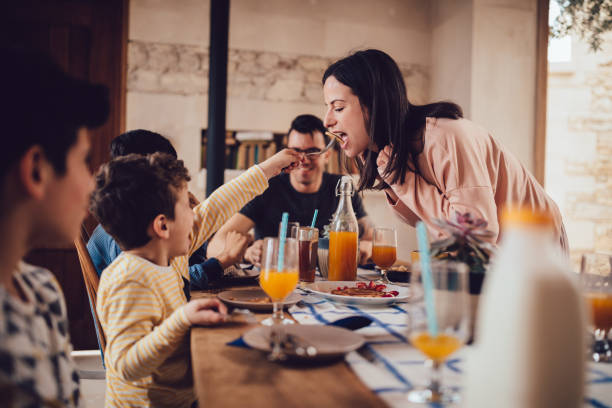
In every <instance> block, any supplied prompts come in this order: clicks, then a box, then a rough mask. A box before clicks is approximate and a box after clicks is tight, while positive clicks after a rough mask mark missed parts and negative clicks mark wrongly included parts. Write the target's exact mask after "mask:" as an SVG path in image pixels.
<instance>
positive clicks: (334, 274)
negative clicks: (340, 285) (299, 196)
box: [327, 176, 359, 281]
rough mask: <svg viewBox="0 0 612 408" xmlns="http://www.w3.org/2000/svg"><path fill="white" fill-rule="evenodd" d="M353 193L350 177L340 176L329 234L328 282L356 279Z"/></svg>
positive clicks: (355, 228)
mask: <svg viewBox="0 0 612 408" xmlns="http://www.w3.org/2000/svg"><path fill="white" fill-rule="evenodd" d="M353 192H354V187H353V181H352V179H351V177H350V176H342V178H341V179H340V180H338V184H337V185H336V195H338V196H340V201H339V203H338V208H337V209H336V212H335V213H334V216H333V218H332V222H331V225H330V232H329V263H328V274H327V279H329V280H330V281H338V280H355V279H356V278H357V255H358V248H357V240H358V231H359V226H358V224H357V217H355V212H354V211H353V205H352V202H351V197H352V195H353Z"/></svg>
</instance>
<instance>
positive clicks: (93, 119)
mask: <svg viewBox="0 0 612 408" xmlns="http://www.w3.org/2000/svg"><path fill="white" fill-rule="evenodd" d="M1 52H2V56H3V62H2V64H0V75H1V77H2V78H5V81H4V84H3V87H2V95H3V98H4V99H5V100H6V101H8V102H7V103H6V104H5V105H3V106H4V107H3V108H2V110H0V112H1V113H0V118H1V123H2V138H3V141H2V149H0V214H1V215H5V216H8V217H14V216H16V214H17V213H18V212H19V213H20V214H24V212H27V213H28V214H31V215H28V216H27V217H26V218H27V222H28V223H29V224H28V227H29V228H32V229H35V230H36V234H34V235H36V237H31V240H30V241H29V242H28V245H29V246H30V247H35V246H38V245H45V244H48V243H50V242H54V243H59V242H61V243H66V242H70V241H71V240H73V239H74V237H76V236H77V235H78V231H79V228H80V224H81V222H82V221H83V218H84V217H85V215H86V211H87V203H88V201H89V194H90V192H91V190H92V188H93V182H92V181H93V180H92V176H91V172H90V171H89V165H88V161H89V136H88V131H87V129H93V128H95V127H97V126H100V125H101V124H103V123H104V122H105V121H106V118H107V116H108V112H109V103H108V90H107V88H106V87H104V86H101V85H92V84H90V83H88V82H86V81H83V80H79V79H76V78H73V77H70V76H68V75H67V74H65V73H64V72H63V71H62V70H61V69H60V68H59V67H58V66H57V65H55V64H54V63H53V62H52V60H51V59H50V58H48V57H47V56H44V55H42V54H37V53H33V52H29V51H25V50H19V49H11V48H9V49H7V48H2V49H1ZM1 215H0V216H1Z"/></svg>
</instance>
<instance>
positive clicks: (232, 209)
mask: <svg viewBox="0 0 612 408" xmlns="http://www.w3.org/2000/svg"><path fill="white" fill-rule="evenodd" d="M301 160H302V154H300V153H298V152H296V151H294V150H291V149H283V150H281V151H280V152H278V153H276V154H275V155H274V156H272V157H270V158H269V159H267V160H266V161H264V162H262V163H260V164H256V165H255V166H252V167H251V168H249V169H248V170H247V171H245V172H244V173H243V174H242V175H240V176H239V177H236V178H235V179H233V180H232V181H229V182H227V183H225V184H224V185H222V186H221V187H219V188H218V189H216V190H215V191H214V192H213V193H212V194H211V195H210V197H208V198H207V199H206V200H204V201H202V202H201V203H200V204H199V205H198V206H196V207H195V208H194V209H193V210H194V212H195V224H194V239H193V240H192V242H191V249H190V252H189V253H190V254H191V253H192V252H193V251H195V249H197V248H199V247H200V246H202V244H203V243H204V241H206V240H207V239H208V238H210V236H211V235H212V234H213V233H214V232H216V231H217V230H218V229H219V228H221V226H222V225H223V224H225V222H226V221H227V220H228V219H229V218H230V217H231V216H232V215H234V214H235V213H236V212H238V210H240V209H241V208H242V207H243V206H244V205H245V204H246V203H248V202H249V201H251V200H252V199H253V198H255V197H256V196H258V195H259V194H261V193H263V192H264V191H265V190H266V188H268V179H270V178H272V177H274V176H276V175H278V174H280V173H281V171H291V170H293V169H294V168H296V167H297V166H298V165H299V163H300V161H301Z"/></svg>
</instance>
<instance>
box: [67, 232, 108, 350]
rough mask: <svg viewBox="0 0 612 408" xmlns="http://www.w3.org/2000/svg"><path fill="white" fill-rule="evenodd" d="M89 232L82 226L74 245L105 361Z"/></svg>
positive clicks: (97, 282)
mask: <svg viewBox="0 0 612 408" xmlns="http://www.w3.org/2000/svg"><path fill="white" fill-rule="evenodd" d="M84 236H85V237H86V236H87V232H86V231H85V228H84V227H81V236H80V237H78V238H77V239H75V240H74V246H75V247H76V250H77V253H78V255H79V262H80V264H81V272H82V274H83V280H84V281H85V288H86V289H87V297H88V298H89V306H90V307H91V314H92V317H93V321H94V326H95V329H96V337H97V338H98V344H99V346H100V352H101V354H102V361H103V362H104V349H105V348H106V337H105V336H104V331H103V330H102V327H101V326H100V319H98V312H97V311H96V300H97V294H98V285H99V283H100V278H99V277H98V272H97V271H96V268H95V266H94V264H93V262H92V261H91V257H90V256H89V251H87V245H86V244H85V238H84Z"/></svg>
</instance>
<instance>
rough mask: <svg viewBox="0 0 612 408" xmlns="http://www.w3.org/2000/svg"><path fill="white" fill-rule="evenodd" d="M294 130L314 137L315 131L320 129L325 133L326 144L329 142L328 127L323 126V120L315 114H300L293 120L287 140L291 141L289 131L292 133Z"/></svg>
mask: <svg viewBox="0 0 612 408" xmlns="http://www.w3.org/2000/svg"><path fill="white" fill-rule="evenodd" d="M292 130H295V131H296V132H299V133H305V134H308V135H310V136H312V137H313V138H314V132H317V131H319V132H321V134H322V135H323V140H324V141H325V144H327V143H328V142H329V136H327V135H326V134H325V131H326V130H327V129H325V126H323V121H321V119H319V118H317V117H316V116H314V115H300V116H297V117H296V118H295V119H293V122H291V126H290V127H289V130H288V131H287V141H289V133H291V131H292Z"/></svg>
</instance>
